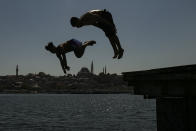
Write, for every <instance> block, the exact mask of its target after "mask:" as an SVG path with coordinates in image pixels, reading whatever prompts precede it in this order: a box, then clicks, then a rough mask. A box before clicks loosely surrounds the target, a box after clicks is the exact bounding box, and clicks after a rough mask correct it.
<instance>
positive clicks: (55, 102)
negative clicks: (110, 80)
mask: <svg viewBox="0 0 196 131" xmlns="http://www.w3.org/2000/svg"><path fill="white" fill-rule="evenodd" d="M155 108H156V107H155V100H148V99H143V97H142V96H133V95H129V94H16V95H15V94H2V95H0V130H19V131H21V130H33V131H35V130H47V131H49V130H51V131H53V130H64V131H110V130H111V131H156V116H155V114H156V113H155Z"/></svg>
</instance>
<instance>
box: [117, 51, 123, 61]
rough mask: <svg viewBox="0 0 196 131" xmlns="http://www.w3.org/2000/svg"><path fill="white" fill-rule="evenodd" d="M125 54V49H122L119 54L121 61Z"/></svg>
mask: <svg viewBox="0 0 196 131" xmlns="http://www.w3.org/2000/svg"><path fill="white" fill-rule="evenodd" d="M123 53H124V49H120V51H119V52H118V59H121V58H122V56H123Z"/></svg>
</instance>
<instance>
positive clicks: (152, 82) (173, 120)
mask: <svg viewBox="0 0 196 131" xmlns="http://www.w3.org/2000/svg"><path fill="white" fill-rule="evenodd" d="M123 77H124V80H125V81H127V82H128V84H129V86H133V87H134V94H136V95H144V98H147V99H148V98H149V99H151V98H152V99H156V115H157V131H196V65H185V66H176V67H168V68H160V69H152V70H145V71H134V72H124V73H123Z"/></svg>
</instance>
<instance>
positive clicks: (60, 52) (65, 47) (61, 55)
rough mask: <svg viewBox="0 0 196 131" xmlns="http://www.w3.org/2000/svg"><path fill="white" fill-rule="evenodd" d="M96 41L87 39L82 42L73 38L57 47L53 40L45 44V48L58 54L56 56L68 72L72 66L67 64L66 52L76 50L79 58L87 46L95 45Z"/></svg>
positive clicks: (75, 52)
mask: <svg viewBox="0 0 196 131" xmlns="http://www.w3.org/2000/svg"><path fill="white" fill-rule="evenodd" d="M95 43H96V41H94V40H91V41H85V42H83V43H82V42H81V41H79V40H76V39H71V40H68V41H66V42H65V43H62V44H60V45H58V46H57V47H56V46H55V45H53V43H52V42H49V43H48V45H46V46H45V49H46V50H47V51H50V52H51V53H53V54H56V56H57V57H58V59H59V60H60V63H61V67H62V69H63V72H64V73H65V74H66V70H70V67H69V66H67V59H66V55H65V54H66V53H69V52H72V51H74V54H75V56H76V57H77V58H81V57H82V56H83V54H84V51H85V49H86V47H87V46H93V45H94V44H95Z"/></svg>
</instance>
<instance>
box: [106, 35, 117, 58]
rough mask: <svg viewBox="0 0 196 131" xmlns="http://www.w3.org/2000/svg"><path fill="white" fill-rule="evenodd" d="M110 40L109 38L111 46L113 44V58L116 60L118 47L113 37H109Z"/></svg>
mask: <svg viewBox="0 0 196 131" xmlns="http://www.w3.org/2000/svg"><path fill="white" fill-rule="evenodd" d="M108 38H109V40H110V44H111V46H112V48H113V50H114V56H113V58H116V57H117V56H118V49H117V47H116V44H115V40H114V38H113V37H108Z"/></svg>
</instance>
